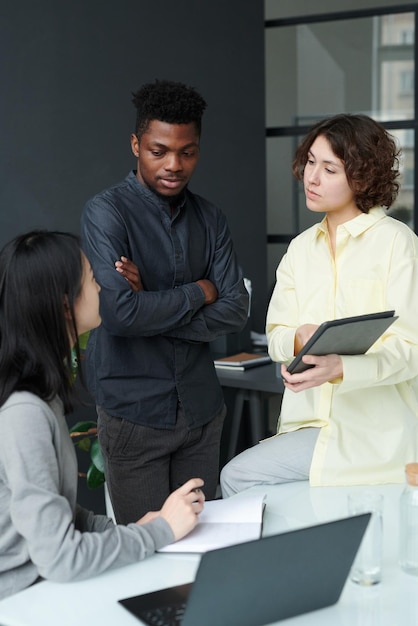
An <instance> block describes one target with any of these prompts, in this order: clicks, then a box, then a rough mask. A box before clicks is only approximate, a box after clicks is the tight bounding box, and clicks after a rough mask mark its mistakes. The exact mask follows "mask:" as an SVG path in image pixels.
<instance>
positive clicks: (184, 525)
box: [136, 478, 205, 541]
mask: <svg viewBox="0 0 418 626" xmlns="http://www.w3.org/2000/svg"><path fill="white" fill-rule="evenodd" d="M202 487H203V480H202V479H201V478H192V479H190V480H188V481H187V483H185V484H184V485H182V486H181V487H179V489H176V491H173V493H172V494H170V495H169V496H168V498H167V500H166V501H165V502H164V504H163V506H162V508H161V510H160V511H151V512H150V513H147V514H146V515H144V517H141V519H140V520H138V521H137V522H136V523H137V524H139V525H141V524H146V523H147V522H151V521H152V520H154V519H155V518H156V517H159V516H161V517H163V518H164V519H165V520H166V522H168V524H169V525H170V527H171V530H172V531H173V534H174V540H175V541H177V540H178V539H181V538H182V537H184V536H185V535H187V534H188V533H189V532H190V531H191V530H193V528H194V527H195V526H196V524H197V522H198V519H199V513H201V512H202V511H203V505H204V501H205V494H204V493H203V491H202Z"/></svg>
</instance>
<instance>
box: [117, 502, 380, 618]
mask: <svg viewBox="0 0 418 626" xmlns="http://www.w3.org/2000/svg"><path fill="white" fill-rule="evenodd" d="M369 519H370V513H365V514H362V515H356V516H351V517H346V518H344V519H340V520H336V521H332V522H327V523H325V524H318V525H315V526H310V527H308V528H302V529H299V530H294V531H290V532H286V533H281V534H279V535H272V536H270V537H264V538H262V539H258V540H254V541H249V542H246V543H241V544H237V545H234V546H228V547H226V548H220V549H218V550H212V551H210V552H205V553H204V554H203V555H202V558H201V561H200V565H199V568H198V570H197V573H196V578H195V581H194V582H193V583H189V584H186V585H179V586H176V587H171V588H168V589H162V590H160V591H154V592H152V593H147V594H144V595H139V596H135V597H131V598H125V599H123V600H119V602H120V603H121V604H122V605H123V606H124V607H125V608H126V609H127V610H128V611H130V612H131V613H132V614H133V615H135V616H136V617H138V618H139V619H140V620H142V621H143V622H144V623H145V624H149V625H157V624H158V625H159V626H174V625H177V626H178V625H179V624H181V626H197V625H198V626H214V625H217V626H230V625H233V624H237V625H239V626H262V625H264V624H270V623H271V622H276V621H278V620H282V619H286V618H289V617H293V616H295V615H301V614H302V613H308V612H309V611H314V610H316V609H321V608H324V607H327V606H331V605H332V604H335V603H336V602H337V601H338V599H339V597H340V595H341V592H342V590H343V587H344V584H345V582H346V580H347V577H348V574H349V571H350V568H351V565H352V563H353V561H354V557H355V556H356V553H357V550H358V548H359V546H360V542H361V539H362V537H363V534H364V532H365V530H366V527H367V524H368V522H369Z"/></svg>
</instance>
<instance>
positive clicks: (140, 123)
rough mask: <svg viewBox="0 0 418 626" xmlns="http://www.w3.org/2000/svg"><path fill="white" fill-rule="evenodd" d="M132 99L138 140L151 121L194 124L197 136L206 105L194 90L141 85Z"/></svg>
mask: <svg viewBox="0 0 418 626" xmlns="http://www.w3.org/2000/svg"><path fill="white" fill-rule="evenodd" d="M132 96H133V97H132V102H133V103H134V105H135V108H136V111H137V113H136V128H135V132H136V135H137V137H138V139H140V138H141V136H142V135H143V134H144V132H145V131H146V130H147V128H148V124H149V123H150V122H151V121H152V120H159V121H160V122H167V124H190V123H192V122H193V123H194V124H195V125H196V130H197V132H198V135H199V136H200V132H201V128H202V115H203V112H204V110H205V109H206V102H205V100H204V99H203V98H202V96H201V95H200V94H198V93H197V91H196V90H195V89H194V88H193V87H188V86H187V85H184V84H183V83H177V82H172V81H168V80H156V81H155V83H147V84H146V85H143V86H142V87H141V88H140V89H138V91H136V92H134V93H132Z"/></svg>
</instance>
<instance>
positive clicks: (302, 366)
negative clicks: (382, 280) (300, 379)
mask: <svg viewBox="0 0 418 626" xmlns="http://www.w3.org/2000/svg"><path fill="white" fill-rule="evenodd" d="M394 314H395V311H381V312H379V313H370V314H368V315H356V316H354V317H343V318H341V319H338V320H331V321H330V322H323V323H322V324H321V325H320V326H318V328H317V330H316V331H315V332H314V334H313V335H312V337H311V338H310V339H309V341H307V342H306V344H305V345H304V346H303V348H302V350H301V351H300V352H299V353H298V355H297V356H296V357H295V358H294V359H293V361H292V362H291V363H290V365H289V366H288V368H287V371H288V372H289V373H290V374H298V373H299V372H303V371H304V370H306V369H308V368H310V367H313V366H312V365H307V364H306V363H304V362H303V361H302V357H303V355H304V354H314V355H315V356H323V355H325V354H364V353H365V352H367V350H368V349H369V348H370V347H371V346H372V345H373V344H374V342H375V341H376V340H377V339H378V338H379V337H380V336H381V335H382V334H383V333H384V332H385V330H386V329H387V328H388V327H389V326H390V325H391V324H392V323H393V322H394V321H395V320H396V319H398V318H397V317H396V316H395V315H394Z"/></svg>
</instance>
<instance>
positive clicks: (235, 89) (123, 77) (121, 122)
mask: <svg viewBox="0 0 418 626" xmlns="http://www.w3.org/2000/svg"><path fill="white" fill-rule="evenodd" d="M263 21H264V15H263V3H262V2H254V1H249V0H247V1H244V2H242V0H228V1H225V0H210V2H200V1H196V0H177V1H176V2H175V3H171V2H170V3H169V2H167V1H165V0H148V1H147V2H146V1H144V0H120V1H119V2H113V3H112V2H103V1H100V2H99V1H98V0H88V1H86V0H74V1H73V2H71V3H64V2H60V1H59V0H39V1H38V2H33V1H32V0H22V1H21V2H11V1H10V0H3V1H2V2H1V4H0V59H1V66H0V84H1V96H0V137H1V150H0V244H1V245H2V244H4V243H5V242H6V241H7V240H8V239H10V238H11V237H13V236H14V235H16V234H17V233H19V232H22V231H25V230H28V229H29V228H33V227H36V228H38V227H46V228H58V229H65V230H70V231H73V232H78V228H79V217H80V212H81V209H82V207H83V205H84V203H85V201H86V200H87V198H89V197H90V196H91V195H93V194H94V193H96V192H97V191H99V190H100V189H102V188H104V187H107V186H109V185H110V184H112V183H113V182H115V181H117V180H119V179H120V178H122V177H124V176H125V175H126V173H127V172H128V170H129V169H130V168H131V167H133V166H134V161H133V157H132V155H131V152H130V146H129V135H130V133H131V130H132V128H133V124H134V108H133V106H132V104H131V102H130V97H131V95H130V94H131V91H132V90H134V89H136V88H138V87H139V86H140V85H141V84H142V83H143V82H145V81H153V80H154V79H155V78H168V79H172V80H180V81H184V82H186V83H188V84H191V85H193V86H195V87H196V88H197V89H198V90H199V91H201V93H202V94H203V96H204V97H205V99H206V100H207V102H208V105H209V106H208V109H207V112H206V113H205V119H204V126H203V135H202V153H201V154H202V156H201V160H200V163H199V166H198V168H197V171H196V173H195V175H194V179H193V181H192V184H191V188H192V190H194V191H196V192H197V193H200V194H202V195H204V196H206V197H208V198H209V199H211V200H212V201H214V202H216V203H217V204H218V205H219V206H220V207H221V208H222V209H223V210H224V212H225V213H226V215H227V217H228V222H229V225H230V228H231V231H232V235H233V238H234V241H235V245H236V250H237V252H238V255H239V259H240V262H241V265H242V266H243V268H244V272H245V274H246V275H247V276H248V277H249V278H251V280H252V282H253V288H254V299H253V315H252V326H253V327H254V328H255V329H256V330H258V331H262V330H263V327H264V318H265V310H266V305H267V286H266V217H265V144H264V126H265V125H264V23H263Z"/></svg>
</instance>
